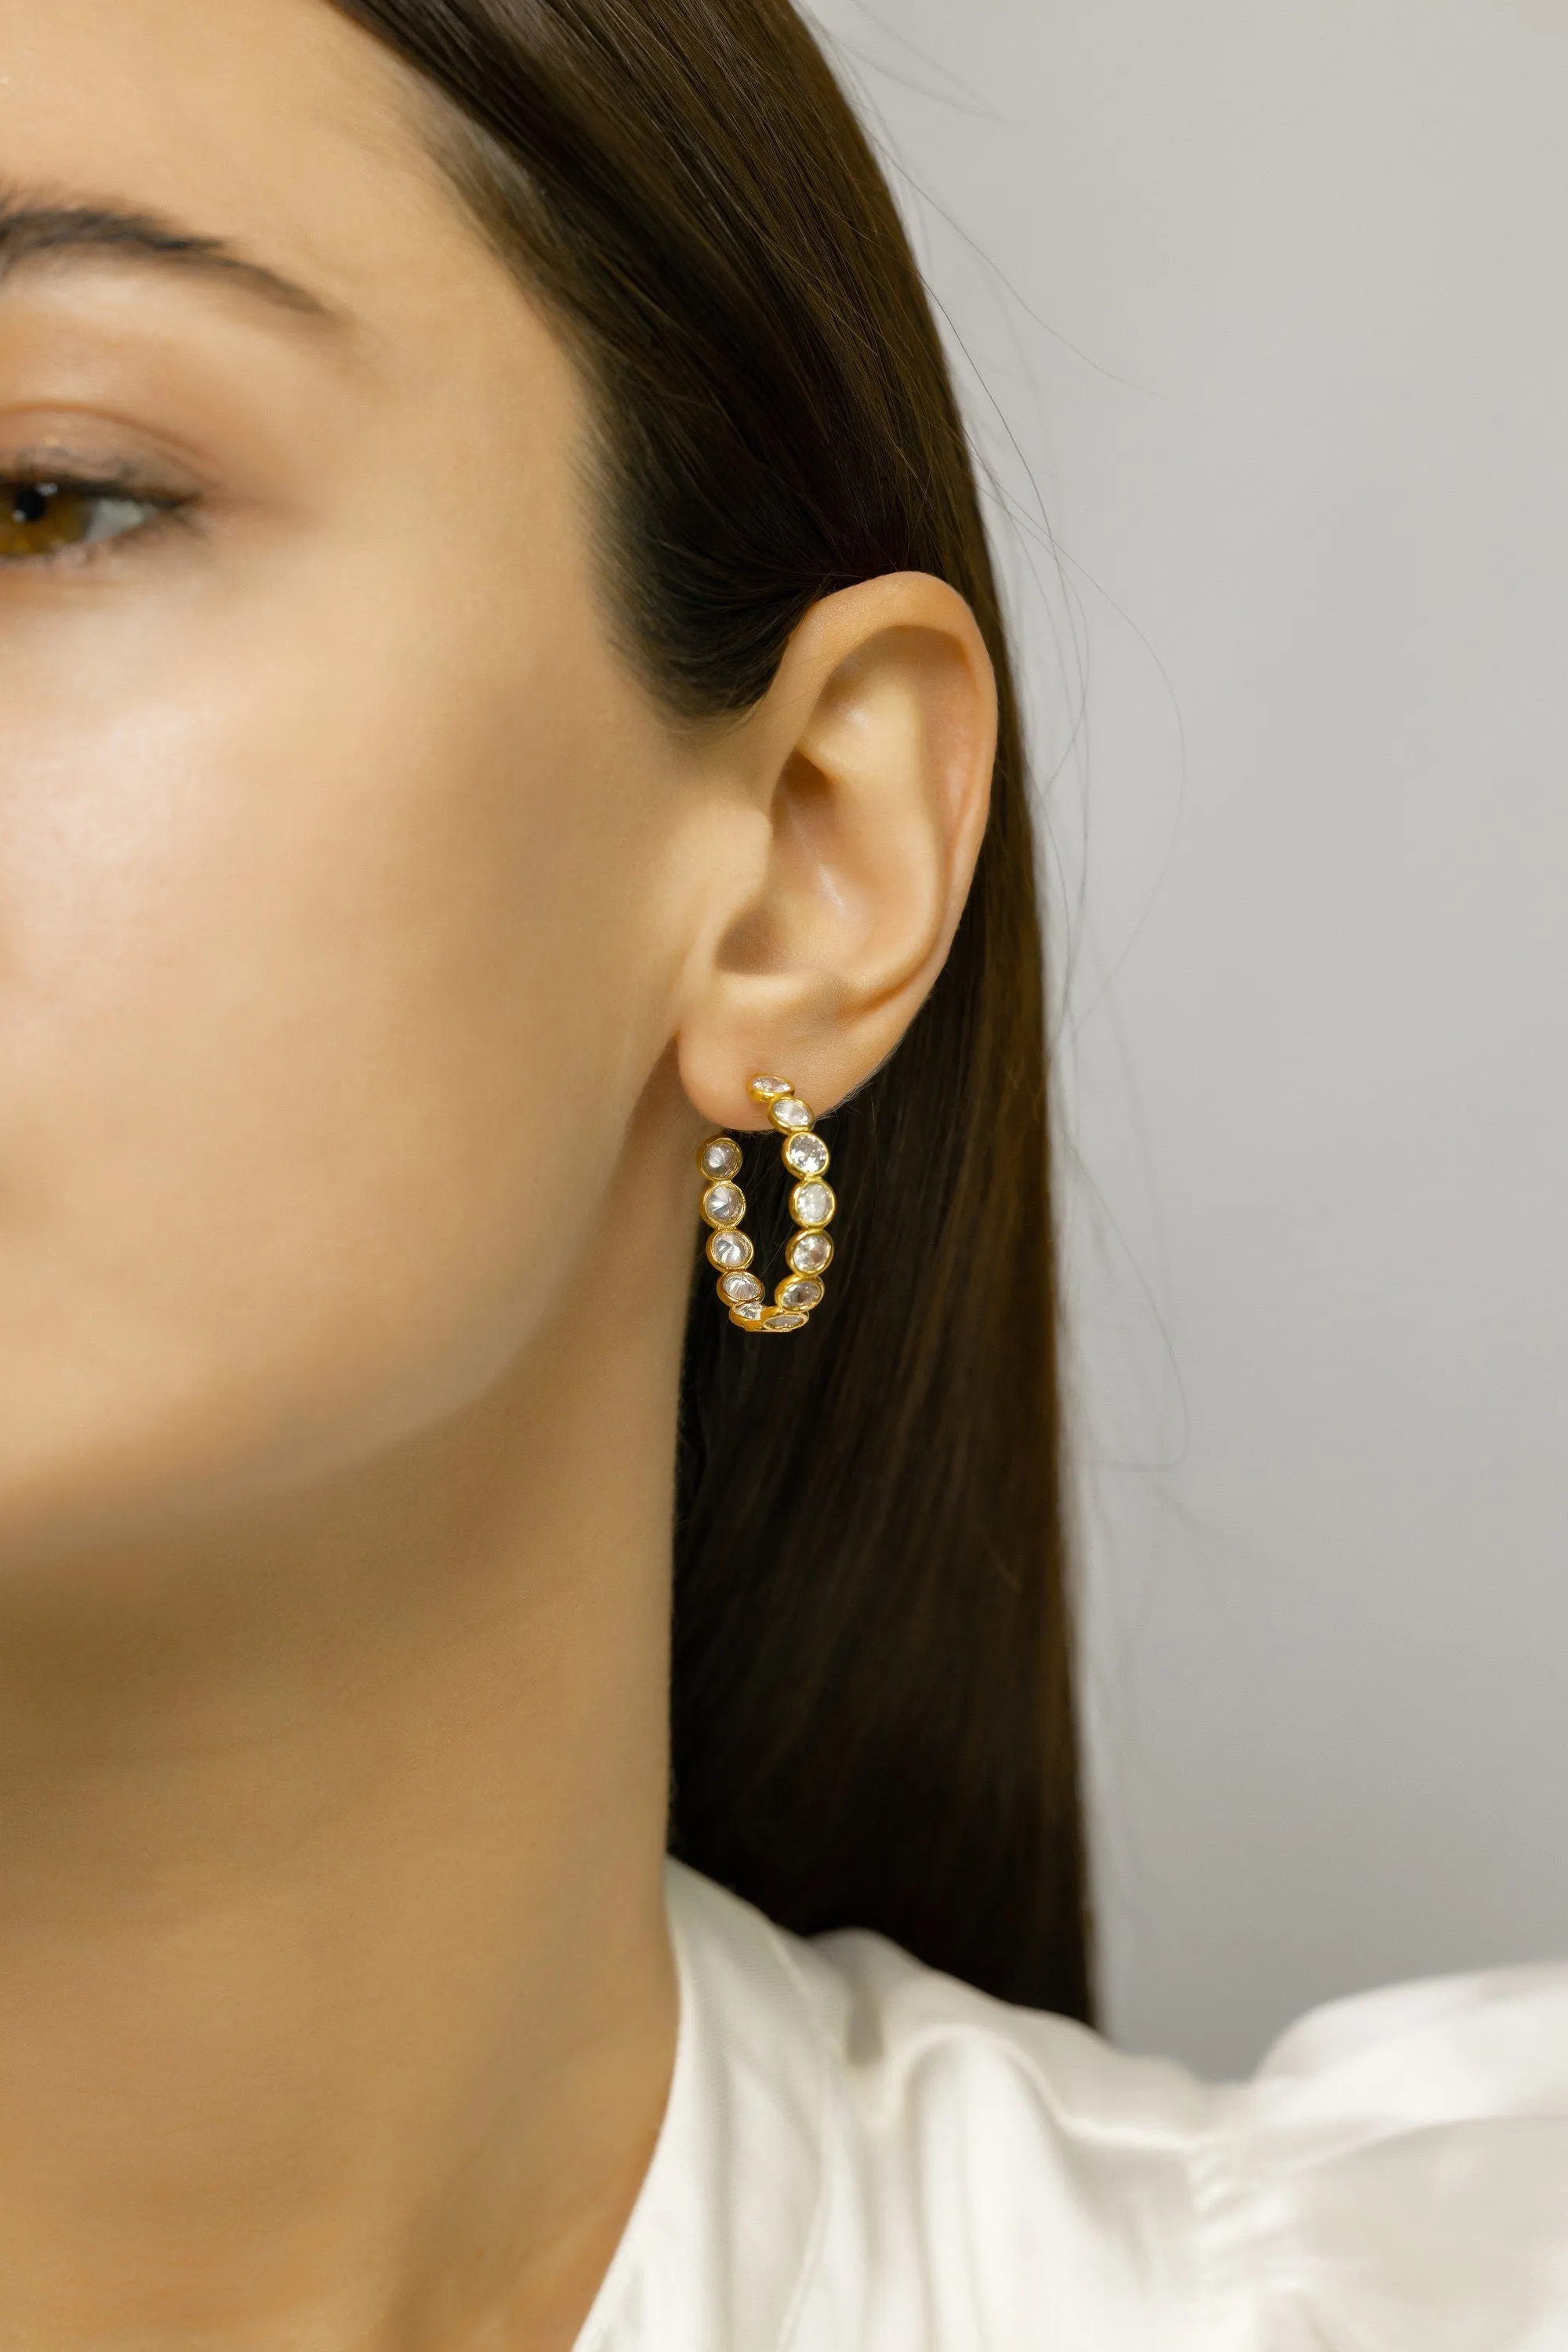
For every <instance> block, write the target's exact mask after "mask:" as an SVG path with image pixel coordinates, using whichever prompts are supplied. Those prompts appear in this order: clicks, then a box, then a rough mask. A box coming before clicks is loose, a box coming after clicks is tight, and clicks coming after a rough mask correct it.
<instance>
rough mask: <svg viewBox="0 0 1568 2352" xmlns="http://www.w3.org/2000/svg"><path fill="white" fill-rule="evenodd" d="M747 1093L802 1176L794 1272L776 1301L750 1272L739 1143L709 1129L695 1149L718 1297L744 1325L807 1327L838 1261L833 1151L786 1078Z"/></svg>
mask: <svg viewBox="0 0 1568 2352" xmlns="http://www.w3.org/2000/svg"><path fill="white" fill-rule="evenodd" d="M746 1092H747V1093H748V1094H749V1095H750V1096H751V1097H752V1101H753V1102H755V1103H760V1104H761V1105H762V1106H763V1108H764V1109H765V1110H766V1112H767V1114H768V1117H769V1118H770V1119H771V1120H772V1121H773V1126H774V1128H775V1129H777V1131H778V1132H779V1134H780V1135H782V1136H783V1138H784V1166H785V1167H786V1168H787V1169H788V1170H789V1172H790V1174H791V1175H792V1176H793V1177H794V1178H795V1180H796V1181H795V1190H794V1191H793V1192H791V1194H790V1196H789V1213H790V1215H791V1216H792V1217H793V1218H794V1219H795V1233H794V1234H793V1235H792V1236H791V1239H790V1244H789V1247H788V1248H787V1249H786V1250H785V1252H784V1257H785V1260H786V1261H787V1263H788V1265H789V1269H790V1271H789V1273H788V1274H787V1275H786V1276H784V1280H783V1281H782V1282H781V1283H780V1284H779V1285H778V1286H777V1287H776V1289H775V1290H774V1292H773V1305H772V1306H771V1307H770V1306H768V1304H767V1303H766V1293H765V1291H764V1288H763V1283H762V1282H761V1280H760V1279H759V1277H758V1276H756V1275H754V1274H752V1273H751V1272H750V1271H749V1269H750V1266H751V1264H752V1258H753V1256H754V1255H756V1253H755V1251H754V1250H753V1248H752V1240H751V1236H750V1234H743V1233H742V1231H741V1220H742V1217H743V1216H744V1215H745V1213H746V1196H745V1194H744V1193H743V1192H742V1190H741V1188H740V1186H739V1184H737V1183H736V1181H735V1179H736V1177H737V1176H738V1175H739V1174H740V1172H741V1147H740V1145H739V1144H738V1143H737V1142H736V1141H735V1139H734V1137H733V1136H731V1135H711V1136H710V1137H709V1139H708V1140H707V1142H706V1143H705V1144H704V1145H703V1146H702V1148H701V1150H700V1151H699V1153H698V1155H697V1168H698V1173H699V1174H700V1176H701V1178H702V1181H703V1185H704V1188H705V1189H704V1191H703V1194H702V1222H703V1223H704V1224H705V1225H706V1226H707V1227H708V1228H709V1233H708V1263H709V1265H711V1266H716V1267H717V1268H718V1273H719V1297H720V1299H721V1302H722V1303H723V1305H724V1306H726V1307H728V1308H729V1310H730V1320H731V1323H733V1324H735V1325H736V1326H737V1328H739V1329H741V1330H742V1331H773V1332H783V1331H804V1330H805V1327H806V1325H807V1323H809V1321H810V1320H811V1314H812V1309H813V1308H814V1307H820V1306H821V1304H822V1300H823V1295H824V1294H823V1286H822V1277H823V1276H824V1275H825V1274H826V1271H827V1269H828V1267H829V1266H830V1265H832V1263H833V1244H832V1242H831V1241H830V1240H829V1239H828V1237H827V1230H826V1229H827V1227H828V1226H829V1225H830V1224H831V1223H833V1217H834V1213H835V1211H836V1210H837V1206H838V1203H837V1201H836V1200H835V1198H834V1195H833V1187H832V1185H831V1184H825V1183H824V1181H823V1178H824V1177H825V1176H826V1173H827V1164H828V1160H829V1158H830V1157H831V1155H830V1153H829V1151H828V1149H827V1146H826V1143H824V1141H823V1139H822V1138H821V1136H820V1135H816V1134H814V1133H813V1131H812V1129H813V1121H812V1115H811V1112H810V1111H809V1110H808V1109H807V1108H806V1106H805V1103H803V1102H802V1100H801V1098H800V1097H799V1096H798V1095H797V1094H796V1092H795V1088H794V1087H792V1086H791V1085H790V1083H789V1081H788V1079H787V1078H753V1079H752V1083H751V1085H750V1086H749V1087H747V1089H746Z"/></svg>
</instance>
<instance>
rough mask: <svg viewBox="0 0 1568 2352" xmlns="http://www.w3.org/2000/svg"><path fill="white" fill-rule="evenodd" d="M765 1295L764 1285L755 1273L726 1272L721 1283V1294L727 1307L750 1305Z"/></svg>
mask: <svg viewBox="0 0 1568 2352" xmlns="http://www.w3.org/2000/svg"><path fill="white" fill-rule="evenodd" d="M762 1295H763V1286H762V1284H761V1283H760V1282H759V1281H758V1280H757V1277H756V1276H755V1275H754V1274H726V1275H724V1276H721V1279H720V1283H719V1296H720V1297H721V1299H722V1300H723V1301H724V1304H725V1305H726V1306H727V1307H749V1306H750V1305H751V1304H752V1301H753V1300H755V1299H758V1298H760V1297H762Z"/></svg>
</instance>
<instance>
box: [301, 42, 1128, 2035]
mask: <svg viewBox="0 0 1568 2352" xmlns="http://www.w3.org/2000/svg"><path fill="white" fill-rule="evenodd" d="M332 5H335V6H337V7H339V8H340V9H341V11H342V13H343V14H344V15H345V16H348V17H350V18H352V19H353V21H354V22H356V23H357V24H359V25H360V26H363V27H364V28H365V29H366V30H368V31H369V32H371V33H373V34H374V35H375V36H376V37H377V38H379V39H380V40H381V41H382V42H383V43H384V44H385V45H386V46H387V47H389V48H390V49H391V50H393V51H394V52H395V54H396V55H397V56H398V57H400V58H402V59H403V60H404V62H405V64H406V65H408V66H410V67H412V68H414V70H415V72H416V75H417V76H418V77H419V78H420V80H421V82H422V84H423V85H424V86H425V89H426V92H428V93H429V94H430V96H431V98H432V101H433V103H432V106H431V123H432V134H433V143H434V145H435V147H436V150H437V153H438V154H439V156H440V159H441V161H442V162H443V163H445V165H446V166H447V170H448V172H449V173H450V176H451V178H452V180H453V182H454V183H455V184H456V185H457V187H458V191H459V193H460V194H462V195H463V197H464V198H465V200H466V201H467V203H468V206H469V208H470V210H471V212H472V213H473V215H474V216H475V219H476V221H477V223H478V225H479V226H480V228H481V229H482V230H483V232H484V233H485V234H486V235H487V236H489V238H490V240H491V241H492V242H493V243H494V245H495V246H496V247H497V249H498V250H499V251H500V253H501V254H502V255H503V257H505V258H506V259H507V260H508V261H509V262H510V265H511V266H512V267H513V268H514V269H515V270H516V271H517V273H518V275H519V276H520V278H521V279H522V281H523V282H524V283H525V284H526V286H527V287H528V288H529V289H530V290H531V293H532V294H533V295H534V296H535V297H536V298H537V299H539V300H541V301H542V304H543V305H544V306H545V308H546V310H548V312H549V313H550V314H551V315H552V318H553V319H554V320H555V321H556V322H557V325H558V327H559V330H560V331H561V332H562V333H563V336H564V337H565V338H566V340H567V341H568V343H569V346H570V347H571V348H572V349H573V350H574V354H575V355H576V356H577V358H578V359H579V361H580V363H581V365H582V367H583V371H584V379H585V381H586V383H588V385H589V388H590V391H591V394H592V395H593V399H594V404H595V416H596V421H597V439H598V444H599V451H598V455H599V473H600V481H599V485H598V492H599V494H598V497H597V500H596V507H597V513H598V526H597V527H598V530H599V535H600V541H601V551H602V555H603V559H604V568H605V578H606V581H607V583H608V584H609V587H610V590H611V593H612V601H613V605H614V610H615V613H616V618H617V625H618V626H619V628H620V631H621V634H622V636H623V638H624V641H625V645H626V650H627V651H628V653H629V654H630V656H632V657H633V658H635V659H636V660H637V663H638V664H639V665H640V666H641V668H642V670H643V672H644V674H645V675H646V676H647V677H648V679H649V680H650V681H651V683H652V684H653V686H654V687H655V688H656V690H657V691H658V694H659V695H660V696H661V697H662V698H663V699H664V700H665V702H666V703H667V705H668V708H669V709H671V710H672V711H675V712H679V713H681V714H684V715H688V716H691V717H698V718H700V717H704V716H717V715H721V714H725V713H738V712H742V711H744V710H745V709H749V708H750V707H751V706H752V705H753V704H754V703H755V702H756V701H757V700H758V699H759V698H760V697H761V696H762V695H763V693H764V692H765V691H766V689H767V688H768V686H769V684H770V682H771V680H772V678H773V675H774V673H775V671H776V669H777V667H778V665H779V662H780V659H781V657H782V656H783V653H784V647H785V646H786V645H787V643H788V641H789V638H790V636H791V634H792V632H793V631H794V629H795V626H796V625H797V624H798V623H799V621H800V620H801V618H802V616H803V615H804V614H805V612H806V610H807V609H808V607H809V606H810V605H811V604H813V603H815V602H816V600H817V599H818V598H820V597H822V596H825V595H828V594H831V593H834V592H835V591H836V590H837V589H841V588H846V587H849V586H851V585H853V584H855V583H858V582H859V581H863V580H868V579H872V578H875V577H877V576H878V575H879V574H882V573H885V572H902V571H920V572H934V573H935V574H936V575H937V576H938V577H939V578H941V579H942V580H945V581H947V582H949V583H951V584H952V587H954V588H955V589H957V590H958V591H959V592H960V593H961V594H963V596H964V597H965V598H966V599H967V600H968V603H969V604H970V605H971V607H972V609H973V612H974V614H975V616H976V619H977V621H978V623H979V625H980V627H981V629H982V631H983V633H984V637H985V641H986V643H987V645H988V646H989V648H990V652H991V656H992V658H993V661H994V664H995V668H996V676H997V680H998V684H999V687H1000V691H1001V704H1002V727H1001V742H1000V750H999V753H998V757H997V762H996V772H995V781H994V799H993V805H992V812H991V817H990V823H989V828H988V830H987V833H986V835H985V840H984V846H983V848H982V851H981V855H980V860H979V866H978V870H977V872H976V876H975V879H974V886H973V893H972V895H971V898H970V901H969V905H968V908H967V910H966V912H965V915H964V918H963V923H962V925H961V927H960V929H959V932H958V936H957V939H956V941H955V943H954V946H953V949H952V955H951V957H950V959H949V961H948V963H947V966H946V968H945V970H944V971H943V972H942V976H941V978H940V980H939V981H938V982H937V985H936V987H935V989H934V990H933V992H932V993H931V998H930V1001H929V1003H927V1005H926V1007H925V1009H924V1010H923V1012H922V1013H921V1015H920V1017H919V1018H918V1020H917V1021H916V1022H915V1024H914V1025H913V1027H912V1029H911V1030H910V1034H909V1036H908V1037H907V1038H906V1040H905V1042H904V1044H903V1045H901V1047H900V1050H899V1052H898V1053H897V1054H896V1055H894V1056H893V1057H892V1059H891V1060H890V1061H889V1063H888V1064H887V1065H886V1066H884V1067H883V1068H882V1069H881V1070H879V1072H878V1073H877V1075H876V1076H874V1077H873V1078H872V1079H871V1081H870V1082H869V1084H868V1085H867V1086H866V1087H863V1088H862V1089H861V1090H860V1092H859V1093H858V1094H857V1095H856V1096H855V1097H853V1098H852V1099H851V1100H850V1101H849V1102H847V1104H846V1105H845V1106H844V1107H843V1108H841V1109H840V1110H839V1111H838V1112H837V1115H836V1117H835V1118H834V1120H833V1121H832V1124H831V1128H830V1130H829V1131H830V1134H831V1137H832V1141H833V1148H834V1153H835V1162H836V1168H837V1170H838V1171H841V1174H842V1185H843V1193H842V1197H843V1207H842V1209H841V1212H840V1218H839V1223H838V1227H837V1231H838V1234H839V1235H840V1237H841V1244H840V1252H839V1257H838V1261H837V1265H836V1269H835V1276H834V1282H833V1285H832V1286H831V1290H830V1294H829V1297H828V1300H827V1303H826V1305H825V1306H824V1307H821V1308H820V1309H819V1310H818V1311H817V1313H816V1316H815V1317H814V1318H813V1328H812V1330H811V1333H810V1334H809V1335H808V1337H807V1338H806V1339H805V1341H804V1343H801V1342H796V1343H795V1345H792V1346H790V1347H788V1348H774V1347H763V1346H759V1345H757V1344H755V1343H754V1342H753V1341H752V1340H751V1339H748V1338H745V1337H743V1336H742V1334H740V1333H739V1332H736V1331H734V1330H732V1329H731V1328H730V1327H729V1325H728V1323H727V1321H726V1318H724V1317H723V1316H722V1314H721V1312H720V1311H719V1310H718V1309H717V1308H716V1307H715V1306H714V1303H713V1300H712V1297H711V1295H710V1294H711V1278H710V1276H709V1275H708V1272H707V1269H706V1267H705V1265H702V1264H701V1263H700V1261H699V1262H698V1263H697V1265H696V1269H695V1273H694V1298H693V1304H694V1307H699V1308H700V1312H696V1313H694V1314H693V1316H692V1318H691V1319H690V1322H689V1332H688V1340H687V1349H686V1362H685V1372H684V1379H683V1391H682V1408H681V1439H680V1458H679V1495H678V1508H677V1523H676V1585H675V1592H676V1600H675V1646H674V1687H673V1695H672V1709H673V1716H672V1734H673V1791H674V1793H673V1811H672V1824H671V1843H672V1845H673V1847H674V1850H675V1851H676V1852H678V1853H680V1854H681V1855H682V1856H684V1857H685V1858H686V1859H687V1860H689V1862H691V1863H692V1864H694V1865H696V1866H697V1867H698V1868H700V1869H701V1870H704V1871H706V1872H708V1873H709V1874H710V1875H712V1876H713V1877H715V1878H717V1879H719V1880H721V1882H723V1883H724V1884H725V1885H729V1886H731V1887H732V1888H734V1889H735V1890H736V1892H738V1893H739V1894H741V1895H744V1896H746V1897H747V1898H748V1899H749V1900H751V1901H752V1902H754V1903H756V1904H757V1905H759V1906H761V1908H762V1909H763V1910H764V1911H766V1912H767V1913H769V1914H770V1915H771V1916H773V1918H774V1919H776V1920H778V1921H779V1922H781V1924H783V1925H784V1926H785V1927H791V1928H794V1929H795V1930H797V1931H798V1932H801V1933H805V1934H809V1933H813V1932H816V1931H818V1930H822V1929H827V1928H834V1927H869V1928H874V1929H877V1930H879V1931H880V1932H881V1933H882V1934H884V1935H887V1936H889V1937H892V1938H893V1939H894V1940H895V1941H896V1942H898V1943H900V1944H901V1945H903V1946H904V1947H905V1948H907V1949H908V1950H910V1951H911V1952H913V1953H914V1954H916V1955H917V1956H918V1957H919V1958H921V1959H923V1960H925V1961H927V1962H928V1963H930V1964H931V1965H932V1966H935V1967H938V1968H942V1969H947V1970H949V1971H951V1972H952V1974H954V1975H957V1976H960V1977H963V1978H966V1979H969V1980H970V1981H971V1982H972V1983H974V1984H977V1985H979V1986H982V1987H984V1989H986V1990H990V1991H993V1992H995V1993H998V1994H1000V1995H1002V1996H1004V1997H1005V1998H1006V1999H1010V2000H1020V2001H1026V2002H1028V2003H1030V2004H1032V2005H1035V2006H1039V2007H1049V2008H1054V2009H1058V2010H1060V2011H1066V2012H1068V2013H1069V2014H1072V2015H1077V2016H1086V2015H1088V2014H1089V2007H1090V1972H1089V1933H1088V1924H1087V1905H1086V1895H1085V1864H1084V1841H1083V1830H1082V1814H1081V1801H1080V1787H1079V1742H1078V1737H1077V1727H1076V1722H1075V1712H1074V1703H1073V1682H1072V1672H1071V1643H1070V1625H1069V1619H1068V1596H1067V1579H1066V1544H1065V1540H1064V1517H1065V1513H1064V1504H1063V1482H1062V1467H1061V1452H1060V1416H1059V1406H1058V1328H1057V1326H1058V1305H1057V1290H1056V1282H1055V1275H1054V1259H1053V1246H1052V1227H1051V1206H1050V1187H1049V1171H1048V1132H1049V1130H1048V1124H1047V1087H1046V1044H1045V1027H1044V982H1043V973H1042V955H1041V941H1040V921H1039V912H1038V907H1037V882H1036V868H1035V852H1034V842H1033V836H1032V830H1031V824H1030V816H1029V808H1028V801H1027V794H1026V775H1025V762H1024V748H1023V742H1022V737H1021V730H1020V725H1019V716H1018V706H1017V699H1016V691H1015V686H1014V678H1013V672H1012V667H1011V664H1010V660H1009V656H1008V647H1007V640H1006V632H1005V626H1004V622H1003V617H1002V613H1001V608H1000V604H999V599H998V595H997V590H996V583H995V579H994V572H993V568H992V562H991V558H990V553H989V551H988V548H987V544H986V538H985V531H984V524H983V521H982V518H981V511H980V505H979V500H978V497H977V494H976V488H975V482H974V475H973V466H972V462H971V458H970V454H969V451H968V447H967V445H966V442H965V438H964V434H963V426H962V424H961V421H960V416H959V413H958V407H957V404H956V402H955V399H954V397H953V393H952V384H951V381H950V378H949V375H948V372H947V368H946V363H945V361H944V357H943V353H942V345H941V341H940V339H939V337H938V334H937V331H936V329H935V326H934V323H933V320H932V315H931V305H930V303H929V301H928V299H927V297H926V294H925V290H924V288H923V286H922V284H921V278H920V275H919V272H918V270H917V268H916V267H915V264H914V261H913V258H912V256H911V254H910V247H909V245H908V241H907V239H906V237H905V236H904V233H903V229H902V227H901V225H900V220H899V216H898V213H897V209H896V207H895V205H894V204H893V201H892V199H891V196H890V194H889V189H888V186H887V184H886V182H885V180H884V178H883V176H882V173H881V172H880V170H879V166H878V164H877V162H876V160H875V158H874V156H873V154H872V152H871V150H870V147H869V145H868V142H867V140H866V138H865V136H864V134H863V132H862V131H861V129H860V127H859V125H858V121H857V120H856V118H855V115H854V113H853V111H852V110H851V109H850V107H849V105H848V104H847V101H846V100H845V97H844V95H843V93H842V91H841V90H840V89H839V88H838V85H837V82H836V80H835V79H834V77H833V75H832V73H831V71H830V70H829V68H828V66H827V64H826V60H825V58H824V57H823V55H822V53H821V51H820V50H819V49H818V47H816V43H815V42H814V41H813V39H812V37H811V36H810V35H809V33H808V32H807V30H806V28H805V25H804V24H803V23H802V21H801V19H800V18H799V17H798V16H796V15H795V11H794V9H793V8H792V7H791V6H790V5H788V0H332ZM745 1181H746V1184H747V1187H748V1191H749V1192H750V1193H751V1194H752V1198H753V1199H754V1201H755V1202H756V1205H757V1208H758V1210H759V1211H760V1218H759V1223H762V1224H763V1225H764V1226H765V1225H766V1223H768V1221H770V1220H773V1221H775V1222H776V1223H783V1222H784V1179H783V1174H782V1171H781V1170H780V1169H779V1167H778V1164H777V1154H776V1152H773V1151H768V1152H767V1153H766V1154H765V1155H763V1156H761V1157H760V1158H759V1164H758V1165H757V1167H756V1168H755V1169H754V1170H753V1169H750V1168H749V1169H748V1171H747V1174H746V1177H745Z"/></svg>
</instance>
